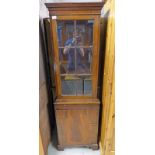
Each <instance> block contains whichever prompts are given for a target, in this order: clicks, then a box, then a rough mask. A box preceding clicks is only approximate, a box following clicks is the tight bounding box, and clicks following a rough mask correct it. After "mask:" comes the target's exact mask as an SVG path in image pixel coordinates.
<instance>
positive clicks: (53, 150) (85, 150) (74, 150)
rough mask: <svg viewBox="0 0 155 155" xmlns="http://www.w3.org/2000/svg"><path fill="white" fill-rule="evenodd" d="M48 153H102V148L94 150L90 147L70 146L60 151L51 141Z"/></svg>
mask: <svg viewBox="0 0 155 155" xmlns="http://www.w3.org/2000/svg"><path fill="white" fill-rule="evenodd" d="M47 155H100V150H97V151H93V150H92V149H89V148H69V149H65V150H64V151H58V150H57V149H56V148H55V147H54V146H53V145H52V143H50V144H49V146H48V154H47Z"/></svg>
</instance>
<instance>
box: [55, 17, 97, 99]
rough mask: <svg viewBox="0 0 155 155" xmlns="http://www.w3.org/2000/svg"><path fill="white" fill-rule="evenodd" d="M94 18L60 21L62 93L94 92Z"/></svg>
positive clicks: (59, 42) (87, 93)
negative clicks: (92, 78)
mask: <svg viewBox="0 0 155 155" xmlns="http://www.w3.org/2000/svg"><path fill="white" fill-rule="evenodd" d="M93 23H94V21H93V20H74V21H69V20H67V21H66V20H65V21H58V22H57V33H58V45H59V47H58V49H59V62H60V74H61V75H60V76H61V80H62V95H76V96H82V95H91V94H92V80H91V76H92V69H91V67H92V51H93Z"/></svg>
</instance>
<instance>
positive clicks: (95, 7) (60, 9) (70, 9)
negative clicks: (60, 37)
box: [46, 2, 104, 16]
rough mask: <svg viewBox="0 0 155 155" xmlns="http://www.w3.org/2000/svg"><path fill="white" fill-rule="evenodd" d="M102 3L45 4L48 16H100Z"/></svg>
mask: <svg viewBox="0 0 155 155" xmlns="http://www.w3.org/2000/svg"><path fill="white" fill-rule="evenodd" d="M103 4H104V2H97V3H90V2H89V3H46V6H47V8H48V10H49V14H50V15H69V16H70V15H84V14H85V15H86V14H87V15H88V14H89V15H90V14H92V15H100V14H101V9H102V7H103Z"/></svg>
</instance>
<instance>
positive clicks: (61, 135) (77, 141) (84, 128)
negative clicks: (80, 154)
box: [56, 105, 99, 146]
mask: <svg viewBox="0 0 155 155" xmlns="http://www.w3.org/2000/svg"><path fill="white" fill-rule="evenodd" d="M72 107H73V108H71V109H68V110H66V109H65V110H63V109H62V110H56V121H57V130H58V140H59V145H61V146H82V145H90V144H97V137H98V117H99V105H97V106H93V108H82V106H81V108H80V105H79V108H77V109H75V108H74V105H72Z"/></svg>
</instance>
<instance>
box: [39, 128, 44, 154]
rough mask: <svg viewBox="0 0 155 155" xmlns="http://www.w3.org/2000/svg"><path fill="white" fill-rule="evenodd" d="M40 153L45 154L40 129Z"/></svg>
mask: <svg viewBox="0 0 155 155" xmlns="http://www.w3.org/2000/svg"><path fill="white" fill-rule="evenodd" d="M39 155H44V149H43V143H42V138H41V135H40V130H39Z"/></svg>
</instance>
